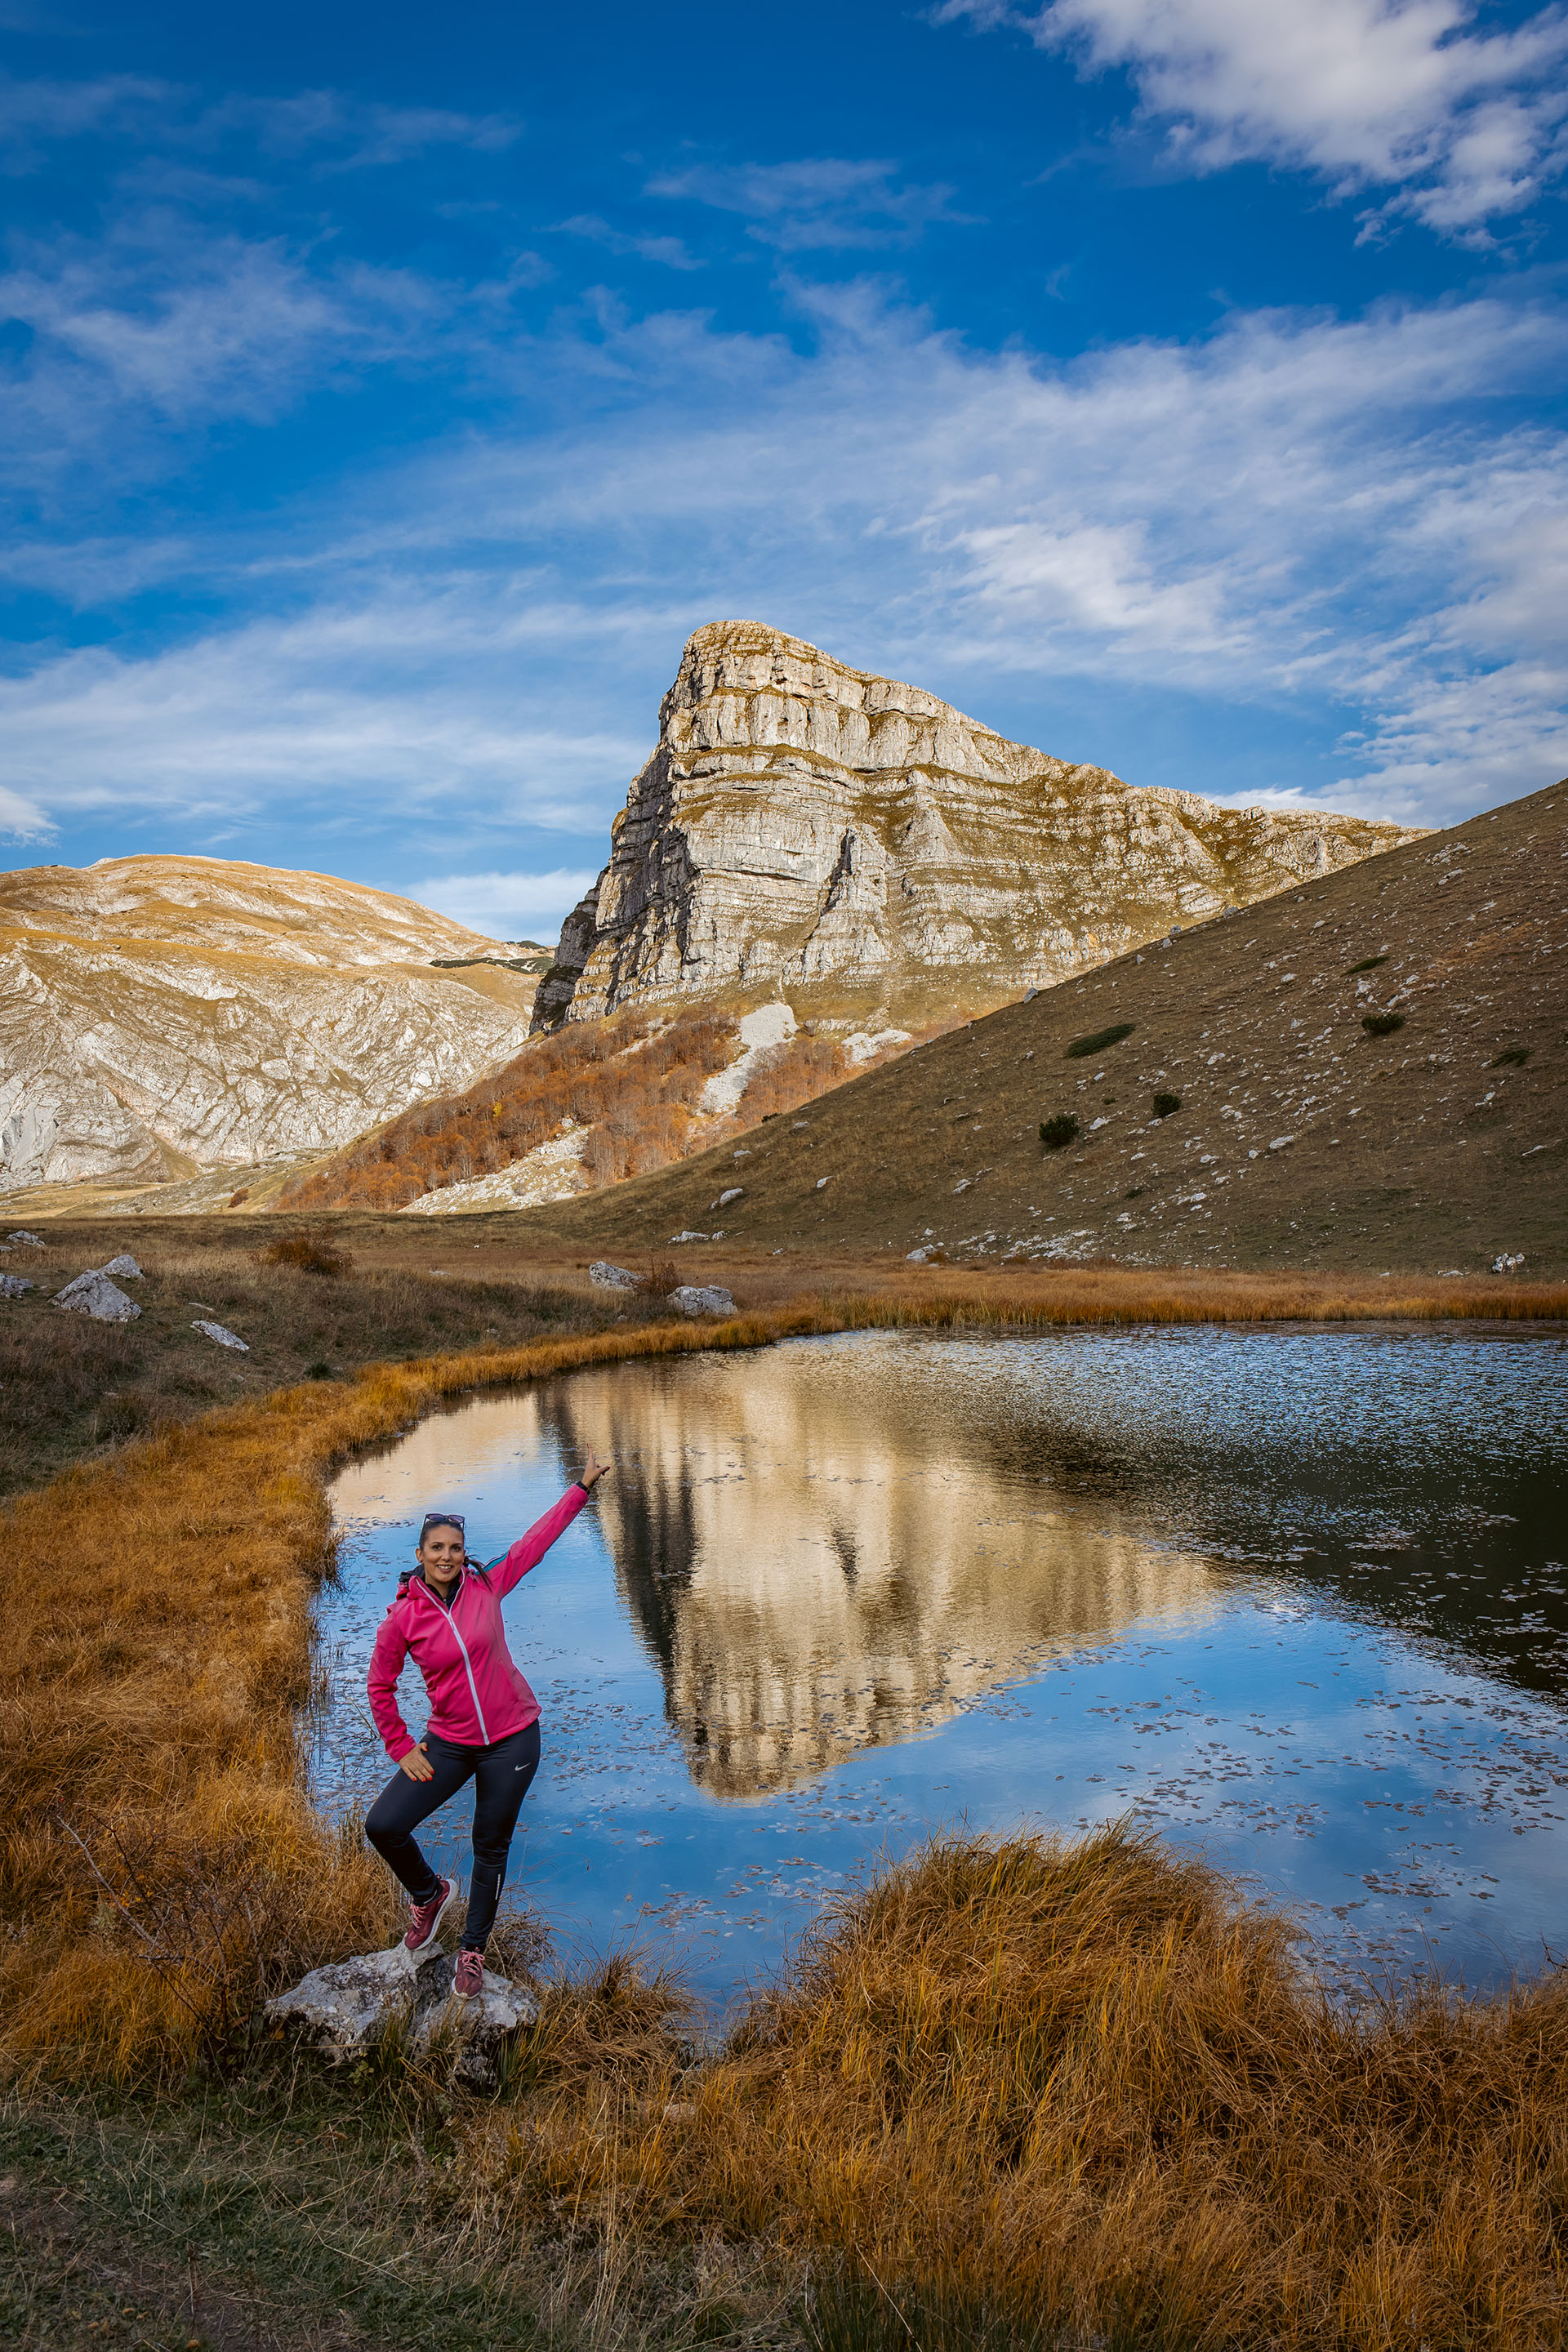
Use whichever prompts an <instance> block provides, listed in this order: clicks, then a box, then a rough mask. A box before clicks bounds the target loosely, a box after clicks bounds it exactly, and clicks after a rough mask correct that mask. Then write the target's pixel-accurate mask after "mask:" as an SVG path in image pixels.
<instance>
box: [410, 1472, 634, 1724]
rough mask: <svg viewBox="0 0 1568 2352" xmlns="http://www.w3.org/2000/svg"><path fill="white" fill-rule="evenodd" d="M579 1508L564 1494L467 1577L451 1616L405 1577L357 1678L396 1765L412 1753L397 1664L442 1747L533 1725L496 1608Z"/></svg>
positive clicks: (572, 1492)
mask: <svg viewBox="0 0 1568 2352" xmlns="http://www.w3.org/2000/svg"><path fill="white" fill-rule="evenodd" d="M587 1499H588V1497H587V1496H586V1495H585V1494H584V1491H583V1489H582V1487H581V1486H568V1487H567V1489H566V1492H565V1493H564V1494H563V1496H562V1497H561V1500H560V1501H559V1502H558V1503H557V1504H555V1505H554V1506H553V1507H552V1509H550V1510H548V1511H546V1512H545V1514H544V1517H542V1519H538V1520H536V1521H535V1522H534V1524H533V1526H532V1527H531V1528H530V1529H529V1530H528V1533H527V1534H526V1535H525V1536H520V1537H519V1538H518V1539H517V1541H516V1543H514V1544H513V1546H512V1548H511V1549H510V1551H509V1552H508V1553H507V1555H506V1558H505V1559H500V1560H497V1561H495V1562H494V1563H493V1564H492V1565H491V1566H490V1567H489V1568H488V1569H485V1570H483V1571H482V1572H481V1573H479V1574H476V1573H475V1572H474V1570H472V1569H467V1568H466V1569H465V1570H463V1573H462V1576H461V1577H460V1578H459V1580H458V1586H457V1589H456V1591H454V1592H453V1595H452V1605H451V1607H450V1608H449V1609H448V1608H447V1607H446V1605H445V1604H444V1603H443V1602H441V1601H437V1598H436V1596H435V1594H434V1593H433V1592H432V1591H431V1590H430V1588H429V1586H428V1585H427V1584H426V1582H425V1580H424V1579H423V1578H422V1577H419V1576H414V1577H410V1579H409V1580H408V1582H407V1583H406V1584H405V1586H404V1588H403V1590H402V1591H401V1592H400V1593H399V1594H398V1596H397V1598H396V1600H395V1601H394V1602H393V1604H392V1606H391V1608H390V1609H389V1610H388V1611H387V1612H386V1614H385V1616H384V1618H383V1619H382V1621H381V1629H380V1631H379V1633H377V1634H376V1637H375V1647H374V1650H373V1651H372V1652H371V1657H370V1673H369V1674H368V1675H367V1676H366V1677H365V1685H366V1688H367V1689H368V1690H369V1693H370V1711H371V1713H372V1715H373V1716H374V1717H375V1727H376V1729H377V1730H378V1731H379V1732H380V1734H381V1737H382V1741H383V1744H384V1747H385V1749H386V1752H387V1754H388V1755H389V1756H390V1757H391V1759H392V1760H393V1762H394V1763H395V1764H398V1763H401V1762H402V1760H403V1759H404V1757H405V1756H406V1755H407V1753H408V1751H409V1749H410V1748H412V1747H414V1746H415V1744H416V1742H415V1738H414V1734H413V1733H412V1732H411V1731H410V1730H409V1728H408V1726H407V1725H406V1724H405V1722H404V1720H403V1717H402V1716H401V1715H399V1713H398V1711H397V1677H398V1675H400V1674H401V1673H402V1671H403V1662H404V1660H405V1658H409V1657H411V1658H412V1659H413V1660H414V1663H415V1664H416V1666H417V1667H418V1669H419V1671H420V1673H421V1674H422V1675H424V1677H425V1687H426V1691H427V1692H428V1693H429V1695H430V1723H429V1728H430V1729H431V1730H432V1731H434V1732H436V1733H437V1734H438V1736H439V1737H440V1738H443V1739H454V1740H456V1741H458V1744H459V1745H460V1746H462V1747H465V1748H489V1747H493V1745H494V1744H495V1742H496V1741H497V1740H498V1739H509V1738H510V1737H511V1734H512V1733H513V1732H514V1731H526V1730H527V1728H528V1727H529V1725H530V1724H531V1723H537V1722H538V1720H539V1701H538V1700H537V1699H536V1698H535V1697H534V1696H533V1693H532V1692H531V1690H530V1689H529V1687H528V1685H527V1684H526V1683H525V1682H524V1680H523V1678H522V1676H521V1675H520V1674H519V1672H518V1670H517V1668H516V1667H515V1666H514V1665H513V1664H512V1662H511V1653H510V1650H509V1649H508V1648H507V1645H506V1629H505V1627H504V1626H503V1625H502V1623H501V1615H500V1605H501V1602H502V1601H504V1600H505V1598H506V1596H507V1594H508V1593H509V1592H510V1591H511V1589H512V1587H513V1586H514V1585H516V1584H521V1581H522V1580H523V1578H524V1577H525V1576H526V1575H527V1574H528V1571H529V1570H530V1569H531V1568H537V1567H538V1565H539V1563H540V1561H541V1560H542V1559H543V1558H544V1555H545V1553H546V1552H547V1551H548V1550H549V1549H550V1547H551V1545H552V1543H553V1542H554V1541H555V1538H556V1537H557V1536H558V1535H561V1534H563V1532H564V1531H565V1529H566V1528H569V1527H570V1526H571V1524H572V1522H573V1520H574V1518H575V1517H576V1516H577V1514H578V1512H579V1511H580V1510H581V1509H582V1507H583V1506H584V1503H585V1502H586V1501H587Z"/></svg>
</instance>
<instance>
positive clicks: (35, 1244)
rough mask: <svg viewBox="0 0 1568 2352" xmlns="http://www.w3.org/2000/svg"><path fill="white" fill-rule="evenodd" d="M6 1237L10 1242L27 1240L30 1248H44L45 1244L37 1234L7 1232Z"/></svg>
mask: <svg viewBox="0 0 1568 2352" xmlns="http://www.w3.org/2000/svg"><path fill="white" fill-rule="evenodd" d="M5 1238H6V1240H7V1241H8V1242H26V1244H27V1246H28V1248H29V1249H42V1248H43V1246H44V1244H43V1243H42V1242H41V1241H40V1240H39V1238H38V1236H37V1234H6V1236H5Z"/></svg>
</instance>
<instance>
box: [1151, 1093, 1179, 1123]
mask: <svg viewBox="0 0 1568 2352" xmlns="http://www.w3.org/2000/svg"><path fill="white" fill-rule="evenodd" d="M1181 1108H1182V1097H1181V1096H1180V1095H1156V1096H1155V1097H1154V1116H1155V1118H1170V1116H1171V1113H1172V1112H1173V1111H1175V1110H1180V1109H1181Z"/></svg>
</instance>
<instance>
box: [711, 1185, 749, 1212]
mask: <svg viewBox="0 0 1568 2352" xmlns="http://www.w3.org/2000/svg"><path fill="white" fill-rule="evenodd" d="M745 1191H746V1188H745V1186H744V1185H743V1184H731V1186H730V1188H729V1190H728V1191H727V1192H721V1193H720V1195H719V1198H718V1199H717V1200H716V1201H715V1202H713V1204H712V1205H713V1206H714V1208H716V1209H727V1208H728V1207H729V1205H730V1203H731V1201H739V1200H742V1199H743V1198H744V1196H745Z"/></svg>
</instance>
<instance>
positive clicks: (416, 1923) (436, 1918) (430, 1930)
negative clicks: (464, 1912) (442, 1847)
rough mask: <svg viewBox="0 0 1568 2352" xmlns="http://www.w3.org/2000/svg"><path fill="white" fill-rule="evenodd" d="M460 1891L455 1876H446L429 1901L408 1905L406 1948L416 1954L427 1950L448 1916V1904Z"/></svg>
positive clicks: (404, 1940) (404, 1942)
mask: <svg viewBox="0 0 1568 2352" xmlns="http://www.w3.org/2000/svg"><path fill="white" fill-rule="evenodd" d="M457 1892H458V1882H457V1880H456V1879H455V1878H444V1879H443V1880H442V1881H441V1883H440V1885H439V1886H437V1889H436V1892H435V1894H434V1895H432V1896H431V1897H430V1900H429V1902H428V1903H411V1904H410V1905H409V1906H408V1911H409V1919H408V1933H407V1935H406V1936H405V1937H404V1938H403V1944H404V1949H405V1951H409V1952H412V1953H414V1954H415V1956H416V1957H417V1956H418V1954H419V1953H421V1952H427V1951H428V1950H429V1948H430V1947H431V1945H432V1944H433V1943H434V1942H435V1940H436V1930H437V1927H439V1926H440V1924H441V1921H442V1919H443V1918H444V1917H445V1916H446V1911H447V1904H448V1903H450V1902H451V1900H452V1898H453V1896H454V1895H456V1894H457Z"/></svg>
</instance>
